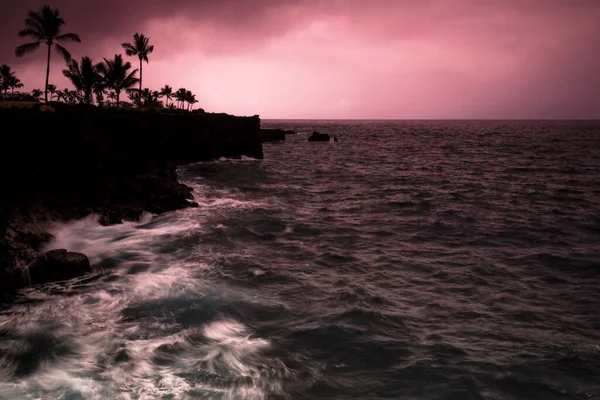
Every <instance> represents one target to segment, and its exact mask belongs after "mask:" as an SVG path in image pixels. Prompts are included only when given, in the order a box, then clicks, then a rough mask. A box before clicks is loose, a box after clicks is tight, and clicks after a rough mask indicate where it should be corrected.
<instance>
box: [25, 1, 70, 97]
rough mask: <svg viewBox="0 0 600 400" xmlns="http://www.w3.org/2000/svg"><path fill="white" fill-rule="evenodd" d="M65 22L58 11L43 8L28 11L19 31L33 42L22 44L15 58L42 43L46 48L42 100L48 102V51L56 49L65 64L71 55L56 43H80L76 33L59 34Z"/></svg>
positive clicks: (29, 51)
mask: <svg viewBox="0 0 600 400" xmlns="http://www.w3.org/2000/svg"><path fill="white" fill-rule="evenodd" d="M63 25H65V20H64V19H63V18H62V17H61V16H60V14H59V12H58V10H56V9H54V10H53V9H52V8H50V6H43V7H42V8H40V9H39V10H38V11H30V12H29V13H28V14H27V18H25V26H26V28H25V29H22V30H20V31H19V36H20V37H23V38H31V39H33V40H34V42H31V43H26V44H23V45H21V46H19V47H17V49H16V50H15V55H16V56H17V57H23V56H24V55H25V54H27V53H32V52H34V51H36V50H37V49H38V48H39V47H40V45H41V44H42V43H45V44H46V45H47V46H48V60H47V63H46V85H45V91H44V100H45V101H46V102H47V101H48V79H49V76H50V50H51V49H52V46H54V48H55V49H56V51H57V52H58V54H60V55H61V56H62V57H63V58H64V59H65V61H66V62H69V61H71V53H69V51H68V50H67V49H65V48H64V47H63V46H61V45H60V44H58V42H81V39H80V38H79V35H77V34H76V33H63V34H61V30H62V26H63Z"/></svg>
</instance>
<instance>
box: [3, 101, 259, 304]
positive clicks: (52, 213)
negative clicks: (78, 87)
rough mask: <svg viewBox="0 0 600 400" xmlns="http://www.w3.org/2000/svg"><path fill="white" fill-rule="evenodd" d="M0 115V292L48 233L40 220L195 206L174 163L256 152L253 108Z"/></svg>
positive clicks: (114, 218) (80, 109)
mask: <svg viewBox="0 0 600 400" xmlns="http://www.w3.org/2000/svg"><path fill="white" fill-rule="evenodd" d="M0 121H2V129H3V130H4V131H6V132H13V134H12V135H10V137H8V136H7V137H2V138H0V182H1V183H2V188H1V189H0V292H2V291H6V290H10V289H11V288H13V287H14V285H13V284H12V283H11V282H13V280H12V279H13V277H14V276H16V275H19V274H18V272H19V271H21V269H22V268H23V267H24V266H26V265H28V264H29V263H31V261H32V260H34V259H35V258H36V257H37V256H39V252H38V248H39V247H40V244H42V243H44V242H46V241H47V240H48V239H49V237H48V235H47V233H46V232H47V231H44V230H43V229H44V227H42V226H41V225H39V224H40V221H41V222H53V221H67V220H73V219H79V218H83V217H85V216H87V215H89V214H91V213H97V214H99V215H100V221H101V223H102V224H116V223H120V222H122V221H123V220H137V219H139V218H140V216H141V215H142V213H143V212H145V211H147V212H151V213H157V214H158V213H163V212H167V211H172V210H177V209H181V208H185V207H190V206H197V205H196V204H195V203H193V202H192V200H193V196H192V189H191V188H190V187H188V186H186V185H183V184H181V183H180V182H178V180H177V173H176V166H177V165H178V164H185V163H192V162H199V161H208V160H212V159H218V158H220V157H227V158H239V157H241V156H247V157H252V158H257V159H261V158H263V152H262V144H261V141H260V118H259V117H258V116H253V117H235V116H231V115H227V114H212V113H204V112H200V111H198V112H194V113H189V112H185V113H174V112H171V111H169V112H160V113H159V112H143V113H140V112H138V111H137V110H130V111H128V110H110V109H102V108H98V107H91V106H84V105H77V106H71V105H66V104H63V103H58V104H56V112H54V113H42V112H39V111H38V110H27V109H18V110H12V109H0ZM54 132H56V133H57V134H53V133H54ZM58 132H60V134H58ZM32 227H33V228H35V229H33V228H32ZM40 229H41V231H40ZM0 294H1V293H0Z"/></svg>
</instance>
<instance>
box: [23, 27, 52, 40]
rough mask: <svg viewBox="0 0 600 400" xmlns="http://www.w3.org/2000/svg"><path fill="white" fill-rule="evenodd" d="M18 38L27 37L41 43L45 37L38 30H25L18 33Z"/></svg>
mask: <svg viewBox="0 0 600 400" xmlns="http://www.w3.org/2000/svg"><path fill="white" fill-rule="evenodd" d="M19 37H29V38H31V39H33V40H37V41H42V40H45V39H46V37H45V36H44V34H43V33H42V32H41V31H40V30H39V29H33V28H25V29H21V30H20V31H19Z"/></svg>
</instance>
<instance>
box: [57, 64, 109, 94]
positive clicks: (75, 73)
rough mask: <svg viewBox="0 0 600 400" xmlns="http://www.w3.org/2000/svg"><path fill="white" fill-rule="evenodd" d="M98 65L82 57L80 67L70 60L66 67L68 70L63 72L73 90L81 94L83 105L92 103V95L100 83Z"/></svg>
mask: <svg viewBox="0 0 600 400" xmlns="http://www.w3.org/2000/svg"><path fill="white" fill-rule="evenodd" d="M98 65H99V64H94V62H93V60H92V59H91V58H90V57H82V58H81V66H80V65H79V63H77V61H75V60H72V61H71V62H69V64H68V65H67V67H68V69H64V70H63V75H64V76H66V77H67V78H69V80H70V81H71V83H72V84H73V86H74V87H75V89H76V90H77V91H79V92H81V93H83V102H84V103H85V104H91V103H92V100H93V97H92V94H93V92H94V90H95V88H96V86H97V85H98V84H99V83H100V75H99V74H98Z"/></svg>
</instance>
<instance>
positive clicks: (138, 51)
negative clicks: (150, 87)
mask: <svg viewBox="0 0 600 400" xmlns="http://www.w3.org/2000/svg"><path fill="white" fill-rule="evenodd" d="M149 42H150V38H148V37H146V36H144V35H140V34H139V33H136V34H135V35H133V42H132V43H127V42H125V43H122V44H121V46H123V48H124V49H125V54H127V55H128V56H130V57H131V56H137V57H138V58H139V59H140V79H139V81H140V93H141V92H142V64H143V63H142V61H146V62H148V54H150V53H152V52H153V51H154V46H149V45H148V43H149ZM139 106H140V107H141V106H142V100H141V96H140V99H139Z"/></svg>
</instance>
